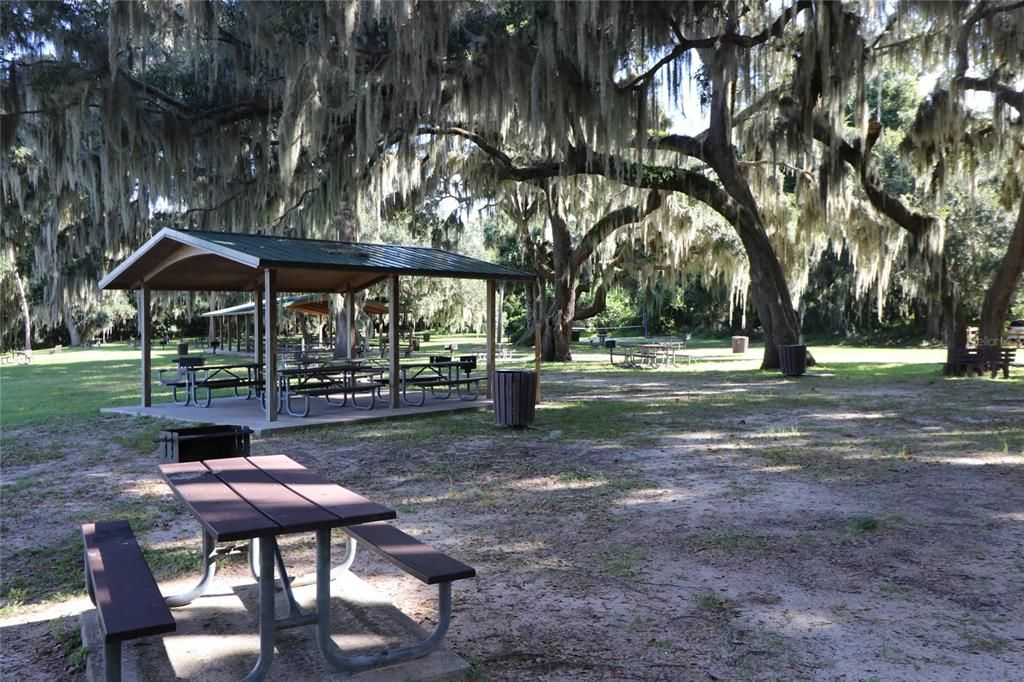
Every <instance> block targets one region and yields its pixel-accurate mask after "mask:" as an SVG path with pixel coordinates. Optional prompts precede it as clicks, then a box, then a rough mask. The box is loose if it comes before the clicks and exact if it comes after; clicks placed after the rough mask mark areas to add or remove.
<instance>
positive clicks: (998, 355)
mask: <svg viewBox="0 0 1024 682" xmlns="http://www.w3.org/2000/svg"><path fill="white" fill-rule="evenodd" d="M980 354H981V358H982V361H983V362H984V363H985V365H984V367H983V369H985V370H988V371H989V372H991V373H992V378H993V379H995V378H996V375H997V374H998V373H999V371H1000V370H1002V372H1003V378H1004V379H1009V378H1010V365H1012V364H1013V362H1014V358H1015V357H1016V356H1017V349H1016V348H1015V347H1013V346H1009V347H1005V346H1004V347H999V346H983V347H982V348H981V349H980Z"/></svg>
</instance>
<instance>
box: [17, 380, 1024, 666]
mask: <svg viewBox="0 0 1024 682" xmlns="http://www.w3.org/2000/svg"><path fill="white" fill-rule="evenodd" d="M812 374H813V373H812ZM1017 374H1018V376H1017V378H1015V379H1011V380H1009V381H1005V380H1004V381H991V380H988V379H984V380H982V379H974V380H965V379H956V380H942V379H940V378H938V377H932V378H931V379H922V380H909V381H895V382H889V381H887V380H886V378H885V376H884V372H883V373H881V374H880V375H879V376H878V377H874V378H871V379H870V380H849V381H839V380H837V379H836V378H835V377H834V376H830V375H829V374H828V373H827V372H820V373H818V374H817V375H813V376H808V377H804V378H803V379H801V380H785V379H782V378H781V377H778V376H777V375H776V376H774V377H770V376H767V375H761V374H756V373H751V374H742V373H713V372H702V371H700V370H699V368H698V369H690V370H682V371H674V372H651V371H647V372H639V371H637V372H632V373H630V372H614V373H601V372H593V371H580V372H578V373H563V374H560V375H558V376H556V377H549V378H548V379H547V380H546V385H545V398H546V400H545V403H544V405H543V406H542V408H541V409H540V410H539V412H538V418H537V422H536V424H535V425H534V427H533V428H530V429H527V430H519V431H516V430H510V429H503V428H500V427H495V426H493V425H491V424H490V423H489V422H490V417H489V415H487V414H486V413H470V414H463V415H459V416H454V417H444V418H429V419H423V420H412V421H405V422H402V423H378V424H376V425H372V426H363V427H358V428H353V429H348V430H347V431H346V432H345V433H339V431H338V430H337V429H333V430H331V429H321V430H315V431H306V432H294V433H291V434H287V435H278V436H275V437H273V438H269V439H263V440H259V441H257V442H255V443H254V454H271V453H286V454H289V455H290V456H292V457H293V458H295V459H297V460H299V461H301V462H303V463H304V464H306V465H307V466H309V467H311V468H313V469H315V470H317V471H319V472H320V473H322V474H324V475H326V476H328V477H330V478H331V479H333V480H336V481H338V482H339V483H342V484H343V485H346V486H347V487H350V488H352V489H354V490H357V491H359V492H361V493H363V494H365V495H367V496H368V497H371V498H372V499H375V500H378V501H380V502H383V503H385V504H388V505H390V506H393V507H394V508H395V509H397V510H398V512H399V520H398V522H397V523H398V525H399V526H400V527H402V528H403V529H404V530H406V531H408V532H410V533H412V534H414V535H417V536H420V537H422V538H424V539H425V540H426V541H428V542H430V543H432V544H434V545H436V546H438V547H440V548H442V549H444V550H445V551H447V552H448V553H450V554H452V555H454V556H456V557H458V558H460V559H462V560H464V561H466V562H467V563H470V564H472V565H473V566H474V567H476V569H477V571H478V577H477V578H476V579H475V580H470V581H464V582H462V583H459V584H457V585H456V588H455V618H454V621H453V624H452V628H451V630H450V632H449V635H448V641H449V642H450V643H451V644H452V646H453V648H454V649H455V650H456V652H457V653H459V654H460V655H461V656H463V657H464V658H466V659H467V660H468V661H470V662H471V663H472V664H473V670H472V674H471V676H470V677H471V678H472V679H490V680H743V679H750V680H774V679H786V680H1020V679H1022V678H1024V672H1022V671H1024V608H1022V605H1024V379H1022V378H1021V377H1020V376H1019V375H1020V371H1019V370H1018V372H1017ZM581 403H583V404H586V405H587V406H588V408H587V410H585V414H580V415H579V416H578V417H574V416H572V410H574V409H575V406H578V405H579V404H581ZM580 412H581V413H582V412H584V411H583V410H580ZM80 427H81V428H85V429H86V430H87V432H86V433H83V434H82V438H84V439H85V441H84V442H85V445H83V443H82V441H81V440H76V441H74V442H71V440H70V439H62V438H57V437H56V436H54V440H55V441H56V444H55V446H54V447H56V448H57V449H58V450H59V451H60V453H61V455H60V457H59V458H58V459H48V460H46V461H42V462H36V461H33V460H32V458H27V457H25V458H20V457H18V456H17V453H18V452H19V451H18V450H17V448H19V447H22V448H28V447H30V445H29V442H30V440H31V439H32V438H33V437H36V436H38V429H32V430H26V432H25V433H19V432H17V431H16V430H15V431H14V432H8V433H7V434H5V439H6V440H5V448H6V450H7V452H5V460H6V461H5V465H4V468H3V474H2V483H3V488H2V491H3V494H4V510H3V516H2V521H3V529H2V530H3V555H4V557H3V558H4V563H3V570H4V572H5V573H7V576H6V578H5V580H6V582H5V584H6V585H7V588H6V591H5V593H4V599H5V602H4V603H5V606H4V608H3V611H2V620H0V637H2V640H0V644H2V650H0V676H2V678H3V679H4V680H8V679H9V680H54V679H74V678H75V677H77V676H80V675H81V672H80V671H81V666H80V665H78V663H77V657H78V656H80V654H78V653H76V651H75V649H74V634H73V630H74V628H75V627H76V623H75V621H76V615H77V613H79V612H80V611H81V610H82V609H84V608H86V607H87V602H86V601H85V600H84V599H83V598H82V594H81V590H80V589H79V588H73V589H72V588H68V589H67V590H61V591H59V592H57V593H48V594H36V593H33V592H32V590H31V589H29V588H28V587H25V586H30V585H34V584H36V583H35V582H34V581H33V580H32V577H31V576H30V575H29V574H28V573H29V572H31V571H39V570H53V571H54V572H55V573H54V575H55V577H54V580H55V581H56V582H57V583H59V584H64V583H67V584H69V585H71V584H72V579H71V578H68V577H67V572H71V573H73V572H74V571H77V570H80V569H79V568H78V566H77V565H75V563H74V562H75V561H77V558H76V556H75V550H76V546H75V545H74V542H75V532H76V531H75V529H76V528H77V524H79V523H81V522H82V521H84V520H92V519H94V518H103V513H104V510H105V509H107V508H109V507H110V506H111V505H114V506H115V507H117V506H118V505H120V506H119V507H118V508H121V509H128V510H129V512H128V513H129V514H130V515H132V514H138V516H137V517H133V518H141V519H143V520H144V522H145V523H144V524H143V525H144V526H145V527H146V528H148V530H146V531H145V532H144V533H142V534H141V535H142V541H143V542H144V543H145V544H147V546H153V547H160V548H163V554H162V555H161V556H162V557H163V563H162V564H159V562H158V564H159V565H160V566H162V568H160V569H158V577H163V578H168V577H172V576H180V575H182V574H183V573H184V572H187V570H189V565H188V560H187V558H186V559H182V560H181V561H177V559H176V557H178V556H179V555H181V556H185V555H186V554H187V552H188V550H189V548H190V547H194V545H195V544H196V539H195V538H194V537H191V530H190V529H191V527H192V526H191V525H190V524H189V522H188V519H187V517H186V514H185V512H184V510H183V508H180V506H179V505H178V503H176V502H175V501H174V500H173V499H171V497H170V495H169V494H168V492H167V490H166V488H165V486H163V484H162V483H161V482H160V481H159V480H158V478H157V476H156V474H155V467H154V466H153V464H154V460H155V457H153V456H151V455H146V454H144V453H145V448H146V438H148V437H151V435H152V431H153V429H154V425H152V424H148V425H146V424H142V425H140V424H139V420H135V421H132V420H131V419H128V418H120V417H117V418H115V417H104V418H99V417H98V418H96V420H95V421H94V422H91V423H90V424H89V425H80ZM11 453H14V456H10V455H11ZM22 460H24V461H22ZM30 482H31V483H30ZM311 547H312V544H311V540H310V539H299V540H293V541H291V542H289V543H287V549H288V552H287V554H288V556H289V561H290V562H292V563H293V566H294V567H295V568H297V569H302V570H305V569H309V568H311V566H312V552H311ZM47 548H50V549H49V550H48V552H49V554H44V553H43V550H45V549H47ZM77 551H80V550H77ZM50 555H52V557H51V556H50ZM182 561H183V562H184V563H182ZM60 562H65V563H68V565H67V566H62V565H61V564H60ZM225 570H227V571H228V572H231V571H242V570H243V565H242V563H241V562H238V563H237V564H233V565H229V566H227V567H226V569H225ZM355 570H356V571H357V572H358V573H359V574H360V575H361V576H362V577H364V578H366V579H368V580H370V581H371V582H373V583H374V584H376V585H377V586H378V587H380V588H381V589H382V590H384V591H386V592H387V593H388V594H390V595H391V596H392V598H393V600H394V602H395V603H396V605H398V606H399V607H400V608H402V609H403V610H404V611H405V612H406V613H408V614H410V615H411V616H412V617H413V618H415V619H417V620H418V621H420V622H421V623H422V624H424V625H425V626H430V625H432V619H433V617H434V616H433V601H434V596H433V591H432V590H429V589H425V588H421V587H420V585H419V584H418V583H417V582H416V581H411V580H409V579H407V578H403V577H402V576H400V575H399V574H398V573H396V572H395V571H394V570H393V569H391V568H390V567H389V566H387V565H386V564H383V563H382V562H379V561H375V560H374V559H372V558H367V557H363V558H361V559H360V560H359V561H358V562H357V564H356V567H355ZM62 571H63V572H64V573H61V572H62ZM61 581H63V582H61ZM12 585H13V586H14V589H13V591H12V589H11V586H12ZM62 617H63V618H64V620H61V618H62ZM278 672H282V671H278Z"/></svg>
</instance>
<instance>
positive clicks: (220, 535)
mask: <svg viewBox="0 0 1024 682" xmlns="http://www.w3.org/2000/svg"><path fill="white" fill-rule="evenodd" d="M225 461H227V460H225ZM160 472H161V473H162V474H163V476H164V479H166V480H167V483H168V484H169V485H170V487H171V490H173V491H175V493H176V494H177V495H178V497H180V498H181V500H182V501H183V502H184V503H185V504H186V505H187V506H188V507H189V508H190V509H191V510H192V513H193V514H194V515H195V516H196V518H198V519H199V520H200V522H201V523H202V524H203V526H204V527H205V528H206V530H207V531H209V532H210V533H211V534H212V535H213V537H214V538H215V539H216V540H220V541H231V540H244V539H246V538H251V537H254V536H258V535H273V534H276V533H277V532H279V529H280V526H279V524H277V523H276V522H275V521H273V520H271V519H269V518H267V517H266V516H265V515H263V514H261V513H260V512H259V511H258V510H257V509H255V508H253V506H252V505H251V504H249V503H248V502H246V501H245V500H244V499H242V497H240V496H239V495H238V494H236V493H235V492H234V491H233V490H232V489H231V488H229V487H228V486H227V485H225V484H224V482H223V481H221V480H220V479H219V478H217V477H216V476H215V475H214V474H213V473H211V472H210V470H209V469H207V468H206V467H205V466H204V465H203V464H202V462H181V463H177V464H161V465H160Z"/></svg>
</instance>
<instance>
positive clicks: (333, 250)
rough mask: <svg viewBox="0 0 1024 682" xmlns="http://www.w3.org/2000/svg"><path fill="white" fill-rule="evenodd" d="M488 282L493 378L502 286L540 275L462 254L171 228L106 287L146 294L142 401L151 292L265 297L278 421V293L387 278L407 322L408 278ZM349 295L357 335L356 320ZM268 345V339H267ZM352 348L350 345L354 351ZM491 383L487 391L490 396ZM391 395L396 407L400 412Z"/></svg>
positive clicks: (262, 321)
mask: <svg viewBox="0 0 1024 682" xmlns="http://www.w3.org/2000/svg"><path fill="white" fill-rule="evenodd" d="M407 276H425V277H444V278H459V279H483V280H486V281H487V325H486V326H487V376H488V377H490V376H491V374H492V373H493V371H494V367H495V362H494V360H495V358H494V348H495V340H496V336H495V329H494V321H495V283H496V282H497V281H528V280H531V279H533V278H534V275H532V274H530V273H528V272H523V271H520V270H515V269H513V268H508V267H505V266H502V265H498V264H495V263H488V262H486V261H481V260H478V259H475V258H470V257H468V256H463V255H461V254H456V253H450V252H447V251H441V250H439V249H431V248H426V247H419V246H401V245H393V244H366V243H357V242H337V241H326V240H318V239H296V238H291V237H277V236H267V235H253V234H241V233H228V232H208V231H197V230H174V229H170V228H165V229H163V230H161V231H160V232H159V233H157V234H156V235H155V236H154V237H153V238H151V239H150V240H149V241H147V242H146V243H145V244H144V245H142V247H140V248H139V249H138V250H137V251H135V253H133V254H132V255H131V256H129V257H128V258H126V259H125V260H124V261H123V262H122V263H121V264H120V265H118V266H117V267H116V268H114V270H112V271H111V272H110V273H109V274H108V275H107V276H106V277H104V278H103V279H102V280H100V283H99V286H100V288H101V289H129V290H130V289H137V290H138V291H139V294H140V315H141V316H142V318H143V320H142V324H141V325H140V327H141V329H142V339H141V340H142V344H141V345H142V405H143V406H144V407H148V406H149V405H150V404H151V403H152V400H151V398H152V396H151V390H152V389H151V379H150V373H151V368H152V366H151V347H152V330H151V319H150V294H151V292H152V291H251V292H253V293H254V294H255V296H256V304H255V307H254V308H255V313H256V326H257V328H258V329H260V330H261V332H262V339H261V338H260V336H261V335H260V334H257V351H256V355H257V357H258V358H262V360H263V364H264V367H265V369H266V371H265V376H266V385H265V387H264V390H265V392H266V396H267V400H266V412H267V420H268V421H275V420H276V419H277V415H276V407H275V406H276V402H277V401H276V395H277V386H276V381H275V377H276V367H277V361H276V354H277V352H276V345H277V304H276V301H277V295H278V292H296V293H342V294H353V293H357V292H359V291H362V290H363V289H366V288H367V287H369V286H372V285H374V284H376V283H378V282H383V281H387V282H388V299H389V302H388V314H389V316H390V319H392V320H397V319H399V310H398V280H399V277H407ZM346 298H347V311H346V312H347V317H348V320H349V325H348V329H349V330H350V331H354V330H353V325H352V324H351V321H352V319H353V318H354V310H353V303H352V301H353V298H352V297H351V296H348V297H346ZM389 337H390V338H389V348H390V358H389V370H390V379H389V380H390V382H391V383H390V385H391V386H392V387H395V386H397V385H398V346H399V343H398V325H396V324H392V325H390V327H389ZM260 341H262V343H260ZM351 345H352V344H351V343H350V344H349V347H351ZM489 396H490V386H488V397H489ZM397 401H398V392H397V390H392V391H391V406H392V407H397V406H398V402H397Z"/></svg>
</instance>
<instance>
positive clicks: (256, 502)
mask: <svg viewBox="0 0 1024 682" xmlns="http://www.w3.org/2000/svg"><path fill="white" fill-rule="evenodd" d="M160 473H161V474H162V476H163V478H164V480H165V482H166V483H167V485H168V486H169V487H170V488H171V490H172V491H173V492H174V494H175V495H176V496H177V497H178V498H179V499H180V500H181V501H182V502H184V503H185V505H186V506H187V507H188V509H189V511H190V513H191V514H192V515H193V516H194V517H195V518H196V520H197V521H198V522H199V525H200V528H201V529H202V536H203V557H204V558H203V573H202V576H201V577H200V580H199V583H198V584H197V585H196V586H195V587H194V588H193V589H192V590H189V591H188V592H185V593H183V594H180V595H174V596H170V597H166V598H165V601H166V602H167V604H168V605H170V606H185V605H187V604H189V603H191V602H192V601H193V600H195V599H197V598H198V597H200V596H201V595H202V594H203V593H204V592H205V591H206V589H207V588H208V587H209V585H210V583H211V582H212V576H213V572H214V571H215V566H216V560H217V552H216V550H215V546H216V543H217V542H236V541H244V540H250V541H252V540H258V541H259V542H258V550H257V551H258V554H259V559H258V561H259V569H258V571H257V572H256V574H257V576H258V577H257V581H258V585H259V635H260V653H259V658H258V659H257V661H256V664H255V665H254V666H253V668H252V671H251V672H250V673H249V674H248V675H247V676H246V677H245V680H246V681H256V680H262V679H263V678H264V677H265V676H266V674H267V672H268V670H269V668H270V664H271V661H272V659H273V656H274V647H275V639H276V635H277V631H278V630H281V629H285V628H293V627H300V626H306V625H315V626H316V638H317V643H318V645H319V647H320V651H321V653H322V654H323V656H324V658H325V659H326V660H327V661H328V662H329V663H330V664H331V665H333V666H334V667H335V668H338V669H340V670H346V671H355V670H362V669H366V668H370V667H376V666H380V665H388V664H391V663H396V662H400V661H404V660H410V659H412V658H418V657H420V656H424V655H426V654H427V653H429V652H430V651H431V650H433V649H434V648H436V646H437V645H439V644H440V641H441V639H442V638H443V636H444V634H445V632H446V630H447V628H448V625H449V622H450V619H451V583H452V582H453V581H455V580H459V579H462V578H468V577H472V576H473V575H475V571H474V570H473V569H472V568H471V567H469V566H466V565H465V564H462V563H461V562H459V561H457V560H455V559H451V558H450V557H447V556H445V555H444V554H442V553H440V552H438V551H437V550H434V549H432V548H430V547H427V546H426V545H423V544H422V543H420V542H419V541H417V540H415V539H414V538H411V537H409V536H407V535H405V534H404V533H402V532H401V531H400V530H398V529H397V528H394V527H393V526H391V525H389V524H386V523H382V521H384V520H386V519H393V518H395V516H396V514H395V512H394V510H392V509H389V508H387V507H385V506H383V505H381V504H377V503H376V502H372V501H370V500H368V499H366V498H364V497H362V496H361V495H358V494H356V493H354V492H352V491H350V490H347V489H345V488H343V487H341V486H339V485H337V484H335V483H332V482H331V481H328V480H326V479H324V478H321V477H320V476H318V475H317V474H315V473H314V472H312V471H309V470H308V469H306V468H305V467H303V466H302V465H301V464H299V463H298V462H295V461H294V460H292V459H291V458H289V457H287V456H284V455H275V456H265V457H232V458H227V459H213V460H204V461H201V462H187V463H179V464H163V465H161V466H160ZM339 527H341V528H345V530H346V533H347V534H348V535H349V539H348V541H347V547H348V552H347V555H346V558H345V561H344V562H343V564H342V566H340V567H339V570H344V569H347V568H348V566H349V565H350V564H351V562H352V558H353V557H354V554H355V546H356V541H355V538H358V539H359V541H360V542H361V543H364V544H366V545H367V546H369V547H371V548H372V549H375V550H376V551H377V552H379V553H381V554H382V555H384V556H385V558H387V559H388V560H389V561H391V562H392V563H394V564H395V565H397V566H399V567H401V568H403V569H405V570H406V571H407V572H409V573H410V574H412V575H414V576H415V577H417V578H419V579H420V580H422V581H424V582H426V583H427V584H437V585H438V586H439V595H440V596H439V617H438V624H437V626H436V627H435V629H434V631H433V632H432V633H431V634H430V635H429V636H428V637H427V638H426V639H425V640H424V641H422V642H420V643H418V644H414V645H408V646H404V647H399V648H396V649H392V650H389V651H385V652H381V653H377V654H369V655H359V656H346V655H344V654H343V653H342V651H341V650H340V649H339V647H338V646H337V644H335V643H334V642H333V640H332V639H331V631H330V628H331V616H330V609H331V600H330V596H331V594H330V582H331V529H333V528H339ZM310 531H313V532H315V533H316V574H315V583H316V606H315V608H314V609H312V610H310V611H305V610H303V609H302V608H301V607H300V606H299V604H298V603H297V602H296V600H295V597H294V594H293V593H292V585H293V582H292V580H291V579H290V578H289V577H288V574H287V571H286V568H285V563H284V560H283V558H282V556H281V551H280V548H279V546H278V543H277V538H278V537H279V536H282V535H288V534H292V533H304V532H310ZM275 565H276V566H275ZM275 567H276V569H277V572H278V575H279V576H280V581H277V580H275V575H274V571H275ZM275 583H279V584H280V586H281V588H282V590H283V591H284V594H285V597H286V599H287V601H288V606H289V613H288V615H287V616H286V617H284V618H277V617H276V615H275V612H274V597H275Z"/></svg>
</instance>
